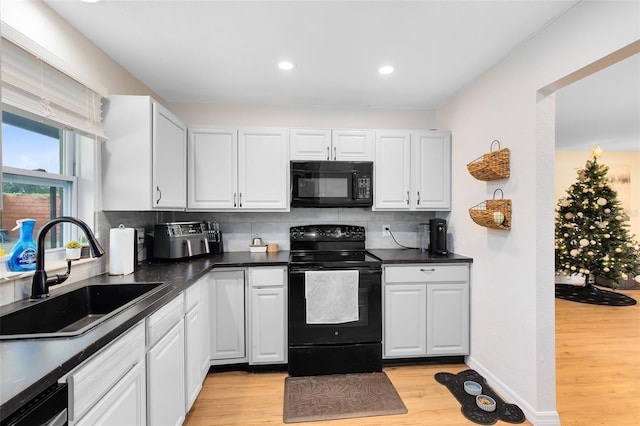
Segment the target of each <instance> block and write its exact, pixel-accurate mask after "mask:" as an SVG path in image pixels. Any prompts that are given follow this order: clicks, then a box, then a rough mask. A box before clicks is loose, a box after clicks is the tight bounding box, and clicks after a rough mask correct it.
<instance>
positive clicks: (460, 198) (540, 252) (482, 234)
mask: <svg viewBox="0 0 640 426" xmlns="http://www.w3.org/2000/svg"><path fill="white" fill-rule="evenodd" d="M638 39H640V3H638V2H613V1H608V2H601V1H589V2H581V3H579V4H578V5H577V6H576V7H575V8H573V9H572V10H570V11H569V12H568V13H567V14H565V15H564V16H562V17H561V18H559V19H558V20H557V21H555V22H554V23H552V24H551V25H549V26H548V27H547V28H546V29H545V30H543V31H542V32H541V33H539V34H538V35H537V36H536V37H534V38H532V39H530V40H529V41H528V42H526V43H524V44H523V45H522V46H520V48H518V49H517V50H515V51H514V52H513V53H512V54H511V55H510V56H509V57H508V58H506V59H504V60H503V61H502V62H501V63H499V64H497V65H496V66H495V67H494V68H493V69H491V70H490V71H489V72H487V73H486V74H485V75H483V76H482V77H480V78H478V79H477V80H475V81H473V82H472V83H470V84H469V85H468V86H467V87H466V88H465V89H464V90H462V91H461V92H459V93H458V94H457V95H456V96H455V97H454V98H452V99H450V100H449V101H448V102H447V103H446V104H445V105H444V106H443V107H442V108H441V109H440V111H439V116H438V126H439V127H442V128H449V129H451V130H452V133H453V164H452V167H453V188H454V191H453V211H452V213H451V215H450V225H451V228H452V229H454V230H455V231H454V240H455V245H456V250H457V251H458V252H460V253H464V254H465V255H468V256H471V257H473V258H474V263H473V268H472V277H471V282H472V290H471V301H472V308H471V319H472V326H471V335H472V342H471V355H470V357H469V359H468V363H469V364H470V366H472V367H473V368H475V369H477V370H478V371H479V372H480V373H481V374H486V376H487V377H488V378H489V380H490V382H491V383H492V384H494V385H495V386H496V388H497V389H498V391H499V392H501V393H502V394H503V395H504V396H505V397H507V399H512V400H513V402H516V403H517V404H518V405H519V406H520V407H521V408H523V410H525V412H526V414H527V417H528V419H529V420H530V421H531V422H532V423H534V424H559V419H558V416H557V412H556V411H555V410H556V408H555V347H554V346H555V341H554V328H555V324H554V293H553V292H554V272H553V269H554V257H553V209H554V186H553V179H554V168H553V167H554V114H555V111H554V109H555V97H554V95H550V96H547V97H544V96H542V95H540V94H538V93H537V92H538V90H539V89H541V88H543V87H545V86H547V85H549V84H551V83H553V82H555V81H557V80H559V79H560V78H562V77H564V76H567V75H568V74H570V73H572V72H574V71H576V70H578V69H580V68H582V67H584V66H586V65H588V64H590V63H592V62H594V61H596V60H598V59H600V58H602V57H604V56H606V55H608V54H610V53H611V52H613V51H615V50H617V49H620V48H622V47H624V46H626V45H628V44H630V43H631V42H633V41H635V40H638ZM493 139H499V140H500V142H501V143H502V146H503V147H508V148H509V149H510V150H511V177H510V178H509V179H508V180H503V181H497V182H488V183H487V182H481V181H477V180H475V179H474V178H473V177H472V176H471V175H469V174H468V172H467V171H466V164H467V163H468V162H470V161H472V160H474V159H475V158H477V157H478V156H480V155H481V154H483V153H485V152H488V151H489V144H490V142H491V141H492V140H493ZM498 187H499V188H502V189H503V190H504V195H505V198H508V199H511V200H512V202H513V217H512V229H511V230H510V231H498V230H489V229H485V228H482V227H480V226H478V225H476V224H475V223H473V222H472V220H471V219H470V218H469V215H468V212H467V209H468V208H469V207H472V206H474V205H475V204H477V203H479V202H480V201H483V200H485V199H490V198H491V197H492V194H493V191H494V189H496V188H498Z"/></svg>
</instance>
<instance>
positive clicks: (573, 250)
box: [555, 146, 640, 288]
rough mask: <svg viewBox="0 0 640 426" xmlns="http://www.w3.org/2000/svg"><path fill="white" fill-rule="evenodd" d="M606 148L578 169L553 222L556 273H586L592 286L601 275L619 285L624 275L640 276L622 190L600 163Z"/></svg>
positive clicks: (639, 257)
mask: <svg viewBox="0 0 640 426" xmlns="http://www.w3.org/2000/svg"><path fill="white" fill-rule="evenodd" d="M601 154H602V149H601V148H600V147H599V146H597V147H596V148H594V149H593V150H592V157H593V159H592V160H588V161H587V163H586V165H585V167H584V169H580V170H578V179H577V181H576V182H575V183H574V184H573V185H571V186H570V187H569V188H568V189H567V191H566V192H567V195H566V197H564V198H561V199H560V200H559V201H558V206H557V210H556V226H555V252H556V274H557V275H561V274H564V275H568V276H571V275H582V276H583V277H584V278H585V285H586V286H590V285H591V284H592V283H593V282H592V281H593V279H594V277H602V278H605V279H606V280H607V281H609V282H610V283H611V286H612V287H613V288H615V287H616V286H617V283H618V281H619V280H620V279H623V280H626V279H628V278H635V279H636V280H637V281H638V280H640V252H639V251H638V244H637V242H636V241H634V236H633V235H631V234H630V232H629V230H628V227H629V225H628V223H627V222H626V221H625V213H624V211H623V208H622V205H621V203H620V201H619V200H618V198H617V197H618V194H617V193H616V191H615V190H614V189H613V188H612V187H611V185H610V183H609V179H608V178H607V171H608V170H609V168H608V167H607V166H605V165H603V164H600V163H598V158H600V156H601Z"/></svg>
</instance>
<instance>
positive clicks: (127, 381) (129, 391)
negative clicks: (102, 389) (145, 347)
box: [75, 360, 147, 426]
mask: <svg viewBox="0 0 640 426" xmlns="http://www.w3.org/2000/svg"><path fill="white" fill-rule="evenodd" d="M145 377H146V376H145V363H144V360H142V361H140V362H138V363H137V364H136V365H135V366H134V367H133V368H132V369H131V370H129V372H128V373H127V374H126V375H125V376H124V377H123V378H122V379H120V380H119V381H118V383H116V385H115V386H113V387H112V388H111V390H109V392H107V394H106V395H104V396H103V397H102V398H101V399H100V401H98V402H97V403H96V404H95V405H94V406H93V407H92V408H91V409H90V410H89V411H88V412H87V414H86V415H85V416H84V417H82V419H80V421H79V422H76V423H75V425H76V426H94V425H96V426H97V425H121V426H134V425H137V426H144V425H146V424H147V416H146V413H147V407H146V384H145Z"/></svg>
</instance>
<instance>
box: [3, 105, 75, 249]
mask: <svg viewBox="0 0 640 426" xmlns="http://www.w3.org/2000/svg"><path fill="white" fill-rule="evenodd" d="M75 140H76V135H75V134H74V132H73V131H70V130H66V129H64V128H58V127H54V126H52V125H49V124H43V123H41V122H38V121H35V120H32V119H30V118H26V117H23V116H20V115H17V114H13V113H11V112H7V111H3V113H2V161H3V173H2V179H3V181H2V201H3V210H2V216H1V222H0V228H1V230H0V233H1V237H2V240H4V244H3V245H4V248H5V249H6V250H7V251H8V250H10V248H11V247H12V246H13V243H14V242H15V241H17V239H18V238H19V234H18V232H19V231H18V230H13V228H14V226H15V223H16V220H17V219H23V218H31V219H35V220H36V226H35V228H34V235H33V238H34V240H35V239H36V236H37V233H38V231H39V230H40V228H41V227H42V225H44V224H45V223H46V222H47V221H49V220H50V219H52V218H54V217H59V216H76V215H77V209H76V205H77V202H76V200H77V178H76V176H75V170H76V167H75V158H76V155H75V152H76V149H75V145H76V143H75ZM72 232H74V233H75V232H77V231H75V230H72V229H71V227H70V226H68V225H65V224H60V225H58V226H56V227H54V228H53V229H51V230H50V231H49V232H48V234H47V238H46V239H45V243H46V247H47V248H59V247H62V246H63V244H64V242H65V241H68V240H70V239H72V238H75V237H72V234H71V233H72Z"/></svg>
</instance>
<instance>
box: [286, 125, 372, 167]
mask: <svg viewBox="0 0 640 426" xmlns="http://www.w3.org/2000/svg"><path fill="white" fill-rule="evenodd" d="M291 159H292V160H317V161H336V160H338V161H373V159H374V141H373V132H371V131H369V130H330V129H291Z"/></svg>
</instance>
